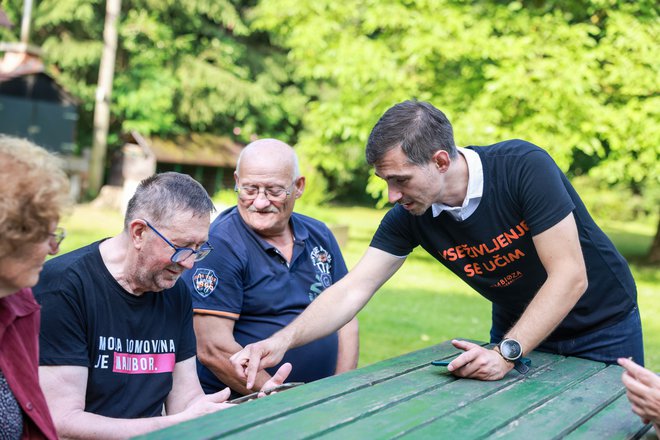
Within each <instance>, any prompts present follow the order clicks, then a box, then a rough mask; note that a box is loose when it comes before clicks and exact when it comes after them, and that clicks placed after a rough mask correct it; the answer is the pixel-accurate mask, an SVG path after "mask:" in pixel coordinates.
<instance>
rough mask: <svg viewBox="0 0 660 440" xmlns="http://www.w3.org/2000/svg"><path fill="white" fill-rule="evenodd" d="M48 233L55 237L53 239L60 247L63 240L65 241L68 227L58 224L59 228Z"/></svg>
mask: <svg viewBox="0 0 660 440" xmlns="http://www.w3.org/2000/svg"><path fill="white" fill-rule="evenodd" d="M48 235H49V236H50V237H53V239H54V240H55V244H56V245H57V246H56V247H59V246H60V243H62V241H64V239H65V238H66V229H64V228H63V227H61V226H58V227H57V228H55V231H54V232H49V233H48Z"/></svg>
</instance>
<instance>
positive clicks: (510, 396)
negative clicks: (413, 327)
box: [140, 341, 656, 440]
mask: <svg viewBox="0 0 660 440" xmlns="http://www.w3.org/2000/svg"><path fill="white" fill-rule="evenodd" d="M481 344H482V345H486V344H484V343H481ZM458 353H459V352H458V350H456V349H455V348H454V347H453V346H452V345H451V343H450V342H449V341H447V342H443V343H441V344H438V345H434V346H432V347H429V348H426V349H423V350H420V351H416V352H413V353H409V354H406V355H403V356H399V357H396V358H393V359H389V360H386V361H382V362H379V363H376V364H373V365H369V366H367V367H364V368H360V369H357V370H354V371H351V372H348V373H345V374H341V375H339V376H333V377H329V378H326V379H323V380H319V381H316V382H313V383H309V384H306V385H304V386H301V387H298V388H294V389H291V390H288V391H284V392H280V393H277V394H274V395H271V396H269V397H267V398H262V399H258V400H253V401H250V402H247V403H243V404H241V405H237V406H235V407H233V408H230V409H227V410H223V411H219V412H217V413H215V414H210V415H207V416H204V417H200V418H198V419H196V420H191V421H188V422H185V423H181V424H179V425H176V426H172V427H170V428H167V429H164V430H161V431H157V432H153V433H151V434H149V435H146V436H142V437H140V438H144V439H152V440H155V439H215V438H231V439H258V440H264V439H287V440H289V439H307V438H323V439H341V440H347V439H392V438H406V439H408V438H410V439H426V438H428V439H445V438H447V439H449V438H451V439H453V438H459V439H462V440H463V439H482V438H488V439H490V438H506V439H507V440H508V439H525V440H531V439H534V440H537V439H556V438H567V439H608V438H612V439H628V438H630V439H633V438H634V439H637V438H642V439H651V438H655V435H656V434H655V431H654V430H653V429H652V427H651V426H650V425H644V424H643V423H642V422H641V421H640V419H639V417H637V416H636V415H635V414H633V413H632V411H631V409H630V404H629V403H628V400H627V398H626V395H625V389H624V387H623V385H622V384H621V373H622V371H623V370H622V368H621V367H619V366H616V365H611V366H606V365H605V364H602V363H599V362H593V361H588V360H584V359H579V358H573V357H564V356H558V355H552V354H547V353H541V352H532V353H530V354H529V355H528V357H529V358H530V359H531V360H532V366H531V369H530V371H529V372H528V373H527V374H526V375H521V374H519V373H518V372H517V371H515V370H513V371H511V372H510V373H509V374H507V376H506V377H505V378H504V379H502V380H500V381H495V382H481V381H476V380H470V379H458V378H456V377H454V376H452V375H451V374H450V373H449V372H448V371H447V369H446V368H443V367H437V366H433V365H431V364H430V363H431V361H433V360H437V359H446V358H452V357H454V356H456V355H457V354H458ZM294 368H295V365H294Z"/></svg>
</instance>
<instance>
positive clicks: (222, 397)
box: [207, 387, 231, 403]
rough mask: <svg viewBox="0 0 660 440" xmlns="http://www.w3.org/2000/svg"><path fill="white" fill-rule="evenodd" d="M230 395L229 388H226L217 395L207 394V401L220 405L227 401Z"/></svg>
mask: <svg viewBox="0 0 660 440" xmlns="http://www.w3.org/2000/svg"><path fill="white" fill-rule="evenodd" d="M230 394H231V390H230V389H229V387H227V388H225V389H224V390H221V391H218V392H217V393H213V394H208V395H207V399H209V400H210V401H212V402H215V403H222V402H225V401H226V400H227V399H229V396H230Z"/></svg>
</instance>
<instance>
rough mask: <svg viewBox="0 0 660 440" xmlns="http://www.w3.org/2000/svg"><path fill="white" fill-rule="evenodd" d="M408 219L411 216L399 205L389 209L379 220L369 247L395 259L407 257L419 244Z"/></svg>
mask: <svg viewBox="0 0 660 440" xmlns="http://www.w3.org/2000/svg"><path fill="white" fill-rule="evenodd" d="M410 217H411V214H409V213H408V212H406V210H405V209H403V208H402V207H401V206H399V205H397V206H395V207H394V208H392V209H390V210H389V211H388V212H387V214H385V217H383V220H381V222H380V225H379V226H378V229H377V230H376V233H375V234H374V237H373V238H372V239H371V244H370V246H371V247H374V248H376V249H380V250H382V251H385V252H387V253H388V254H392V255H395V256H397V257H405V256H408V254H410V252H412V250H413V249H414V248H415V247H417V245H418V244H419V240H418V239H417V238H415V234H414V231H413V226H412V221H411V219H410Z"/></svg>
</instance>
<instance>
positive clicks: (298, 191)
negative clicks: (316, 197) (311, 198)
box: [293, 176, 305, 199]
mask: <svg viewBox="0 0 660 440" xmlns="http://www.w3.org/2000/svg"><path fill="white" fill-rule="evenodd" d="M293 191H294V195H295V196H296V199H299V198H300V197H301V196H302V195H303V192H305V176H300V177H298V180H296V186H295V188H294V190H293Z"/></svg>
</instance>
